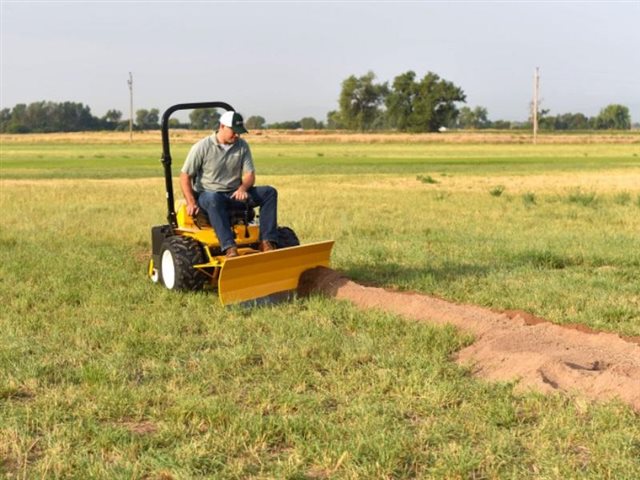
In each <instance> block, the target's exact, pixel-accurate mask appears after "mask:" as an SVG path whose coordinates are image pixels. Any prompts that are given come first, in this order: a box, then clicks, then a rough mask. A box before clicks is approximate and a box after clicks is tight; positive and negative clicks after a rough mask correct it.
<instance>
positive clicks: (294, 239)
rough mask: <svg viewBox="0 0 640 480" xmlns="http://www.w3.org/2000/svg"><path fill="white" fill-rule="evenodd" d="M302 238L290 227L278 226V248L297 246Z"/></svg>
mask: <svg viewBox="0 0 640 480" xmlns="http://www.w3.org/2000/svg"><path fill="white" fill-rule="evenodd" d="M298 245H300V240H298V236H297V235H296V232H294V231H293V230H292V229H290V228H289V227H278V248H287V247H297V246H298Z"/></svg>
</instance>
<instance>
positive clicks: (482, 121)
mask: <svg viewBox="0 0 640 480" xmlns="http://www.w3.org/2000/svg"><path fill="white" fill-rule="evenodd" d="M457 125H458V127H460V128H474V129H479V128H489V126H490V125H491V122H490V121H489V114H488V112H487V109H486V108H484V107H481V106H477V107H475V108H474V109H471V108H470V107H462V108H461V109H460V112H459V115H458V122H457Z"/></svg>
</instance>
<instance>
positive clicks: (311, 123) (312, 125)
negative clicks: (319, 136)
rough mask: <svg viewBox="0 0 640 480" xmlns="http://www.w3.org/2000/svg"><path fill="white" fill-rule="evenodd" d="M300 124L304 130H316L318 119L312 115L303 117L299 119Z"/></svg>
mask: <svg viewBox="0 0 640 480" xmlns="http://www.w3.org/2000/svg"><path fill="white" fill-rule="evenodd" d="M300 126H301V127H302V128H304V129H305V130H317V129H318V121H317V120H316V119H315V118H313V117H304V118H303V119H301V120H300Z"/></svg>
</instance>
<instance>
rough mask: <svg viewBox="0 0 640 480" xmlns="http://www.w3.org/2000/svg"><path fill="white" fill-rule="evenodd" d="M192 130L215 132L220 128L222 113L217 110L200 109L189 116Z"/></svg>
mask: <svg viewBox="0 0 640 480" xmlns="http://www.w3.org/2000/svg"><path fill="white" fill-rule="evenodd" d="M189 120H190V122H191V129H192V130H213V129H215V128H217V127H218V122H219V121H220V113H219V112H218V111H217V110H216V109H215V108H198V109H196V110H193V111H192V112H191V113H190V114H189Z"/></svg>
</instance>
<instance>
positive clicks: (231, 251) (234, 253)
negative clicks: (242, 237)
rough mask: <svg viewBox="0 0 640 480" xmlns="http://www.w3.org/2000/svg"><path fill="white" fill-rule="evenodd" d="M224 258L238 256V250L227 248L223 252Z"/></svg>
mask: <svg viewBox="0 0 640 480" xmlns="http://www.w3.org/2000/svg"><path fill="white" fill-rule="evenodd" d="M224 255H225V257H227V258H233V257H237V256H238V249H237V248H236V247H229V248H227V249H226V250H225V252H224Z"/></svg>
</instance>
